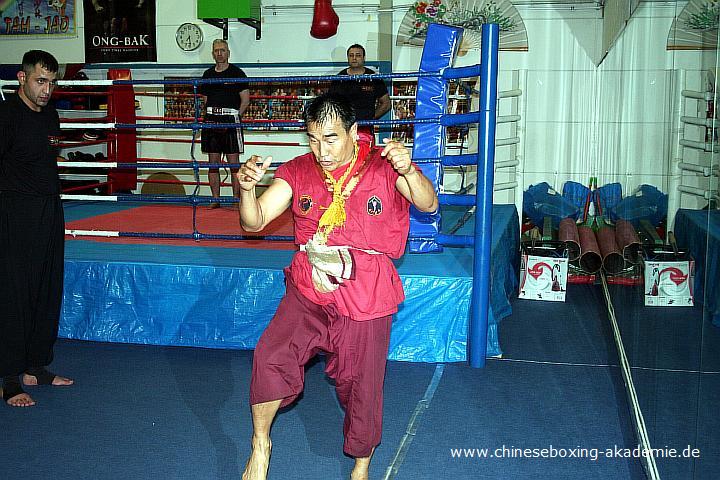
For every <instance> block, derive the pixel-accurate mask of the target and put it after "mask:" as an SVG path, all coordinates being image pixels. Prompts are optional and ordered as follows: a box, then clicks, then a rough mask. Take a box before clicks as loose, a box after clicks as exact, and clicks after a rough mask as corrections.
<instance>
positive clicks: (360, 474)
mask: <svg viewBox="0 0 720 480" xmlns="http://www.w3.org/2000/svg"><path fill="white" fill-rule="evenodd" d="M369 478H370V472H369V469H368V468H367V467H364V468H363V467H358V466H357V465H356V466H355V468H353V470H352V472H350V480H368V479H369Z"/></svg>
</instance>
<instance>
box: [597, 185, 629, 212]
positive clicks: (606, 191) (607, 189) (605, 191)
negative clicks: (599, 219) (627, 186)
mask: <svg viewBox="0 0 720 480" xmlns="http://www.w3.org/2000/svg"><path fill="white" fill-rule="evenodd" d="M620 200H622V185H620V184H619V183H617V182H615V183H606V184H605V185H603V186H602V187H599V188H598V189H597V190H595V212H597V211H598V208H597V207H598V203H600V206H601V207H602V211H603V215H605V216H606V217H609V218H611V219H612V220H613V221H614V220H615V219H614V218H612V217H611V215H612V213H611V212H612V210H613V209H614V208H615V207H617V204H618V203H620ZM608 213H610V215H608Z"/></svg>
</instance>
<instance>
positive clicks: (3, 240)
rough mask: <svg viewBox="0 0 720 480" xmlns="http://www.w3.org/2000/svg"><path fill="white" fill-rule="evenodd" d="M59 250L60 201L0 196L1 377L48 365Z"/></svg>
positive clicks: (58, 299)
mask: <svg viewBox="0 0 720 480" xmlns="http://www.w3.org/2000/svg"><path fill="white" fill-rule="evenodd" d="M64 249H65V219H64V215H63V208H62V202H61V201H60V197H59V196H57V195H54V196H44V197H39V196H30V195H21V194H17V193H12V192H7V191H5V192H0V377H1V376H8V375H18V374H20V373H22V372H24V371H25V370H27V369H28V368H32V367H41V366H46V365H49V364H50V362H52V358H53V345H54V344H55V340H56V339H57V333H58V323H59V319H60V307H61V304H62V293H63V271H64V258H65V252H64Z"/></svg>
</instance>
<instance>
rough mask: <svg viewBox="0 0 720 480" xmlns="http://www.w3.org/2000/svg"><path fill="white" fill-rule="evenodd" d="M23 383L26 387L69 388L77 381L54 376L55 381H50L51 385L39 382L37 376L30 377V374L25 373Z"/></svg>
mask: <svg viewBox="0 0 720 480" xmlns="http://www.w3.org/2000/svg"><path fill="white" fill-rule="evenodd" d="M22 381H23V383H24V384H25V385H30V386H35V385H53V386H56V387H61V386H68V385H72V384H73V383H75V381H74V380H73V379H72V378H66V377H61V376H60V375H54V377H53V379H52V380H51V381H50V383H44V382H42V381H38V377H36V376H35V375H30V374H29V373H23V377H22Z"/></svg>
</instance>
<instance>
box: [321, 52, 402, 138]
mask: <svg viewBox="0 0 720 480" xmlns="http://www.w3.org/2000/svg"><path fill="white" fill-rule="evenodd" d="M347 59H348V65H349V66H348V68H344V69H342V70H341V71H340V72H338V75H372V74H373V73H377V72H375V71H374V70H371V69H369V68H367V67H366V66H365V48H363V46H362V45H358V44H355V45H350V47H349V48H348V49H347ZM330 91H331V92H334V93H338V94H340V95H342V96H343V97H345V98H346V99H347V100H348V101H349V102H350V104H351V105H352V106H353V108H354V109H355V116H356V117H357V119H358V120H376V119H378V118H380V117H382V116H383V115H385V114H386V113H387V112H388V111H389V110H390V96H389V95H388V89H387V87H386V86H385V83H384V82H383V81H382V80H379V79H377V80H363V81H359V82H354V81H344V82H341V81H335V82H333V83H332V84H331V86H330ZM367 130H368V131H369V132H372V129H370V128H367Z"/></svg>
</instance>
